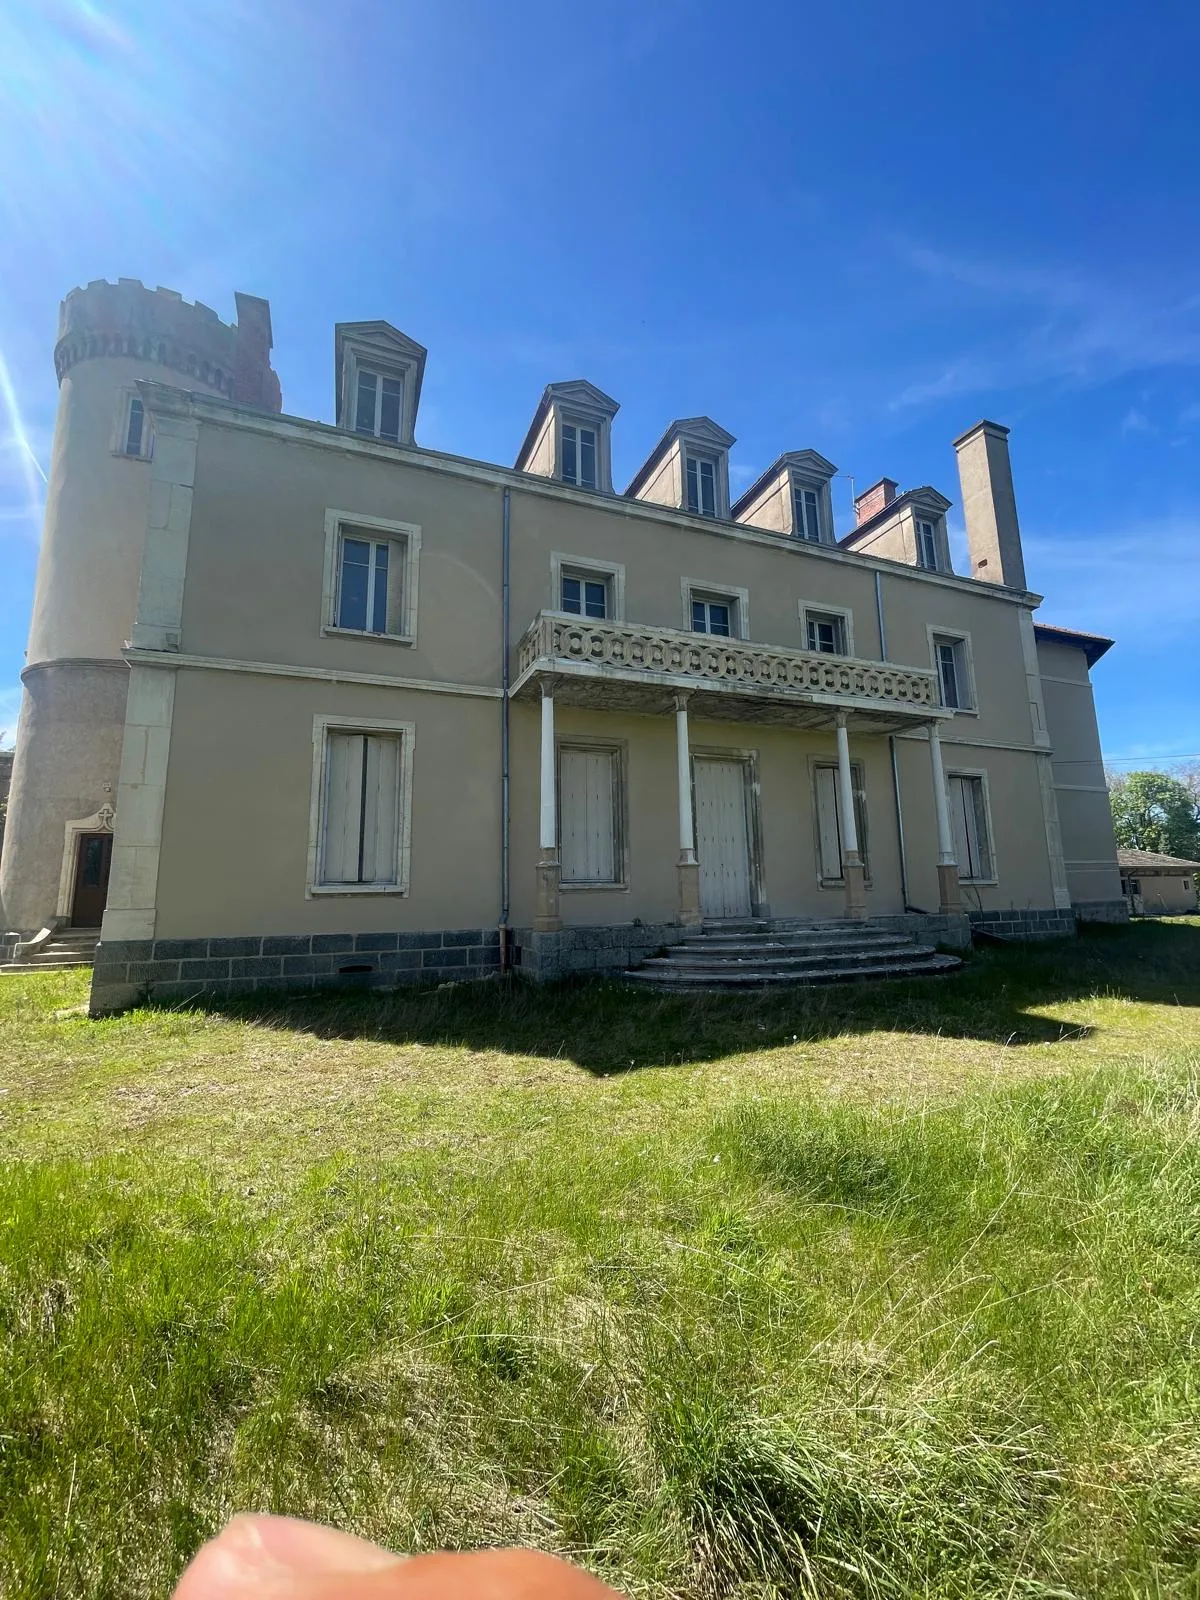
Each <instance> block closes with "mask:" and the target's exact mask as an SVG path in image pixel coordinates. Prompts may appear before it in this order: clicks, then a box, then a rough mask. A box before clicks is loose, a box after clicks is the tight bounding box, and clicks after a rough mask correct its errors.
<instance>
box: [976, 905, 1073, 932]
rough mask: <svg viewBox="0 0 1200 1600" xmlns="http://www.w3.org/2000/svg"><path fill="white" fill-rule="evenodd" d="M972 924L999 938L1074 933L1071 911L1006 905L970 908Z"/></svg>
mask: <svg viewBox="0 0 1200 1600" xmlns="http://www.w3.org/2000/svg"><path fill="white" fill-rule="evenodd" d="M970 919H971V926H972V927H973V928H981V929H982V930H983V931H984V932H985V933H994V934H995V935H996V937H997V938H999V939H1069V938H1072V937H1073V936H1074V934H1075V932H1076V927H1075V913H1074V911H1053V910H1051V911H1030V910H1026V909H1024V908H1022V907H1020V906H1009V907H1007V908H1006V909H1004V910H1001V911H972V912H971V913H970Z"/></svg>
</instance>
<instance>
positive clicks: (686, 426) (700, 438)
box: [625, 417, 737, 499]
mask: <svg viewBox="0 0 1200 1600" xmlns="http://www.w3.org/2000/svg"><path fill="white" fill-rule="evenodd" d="M677 439H681V440H683V442H684V443H685V444H694V445H697V446H698V447H699V448H700V449H701V450H712V451H713V452H714V453H716V454H720V453H721V452H722V451H725V450H728V449H729V448H730V446H731V445H734V444H736V443H737V440H736V438H735V437H734V435H733V434H732V433H726V431H725V429H724V428H722V427H721V426H720V424H719V423H716V422H714V421H713V419H712V418H711V417H677V418H676V419H675V421H674V422H672V423H671V424H670V426H669V427H668V428H667V431H666V432H665V433H664V434H663V436H662V438H661V439H660V440H659V441H658V443H657V444H656V445H655V446H654V449H653V450H652V451H651V452H650V454H649V455H648V456H647V457H646V459H645V461H643V463H642V465H641V466H640V467H639V468H638V470H637V471H636V472H635V473H634V475H633V481H632V482H631V483H630V485H629V487H628V489H626V491H625V494H626V497H627V498H629V499H633V498H636V496H637V492H638V490H639V489H640V488H641V487H642V485H643V484H644V483H645V482H646V479H647V478H648V477H649V476H650V474H651V473H652V472H653V471H654V469H655V467H656V466H658V464H659V462H660V461H661V460H662V458H663V457H664V456H665V455H666V453H667V451H668V450H669V449H670V448H671V446H672V445H673V444H674V443H675V441H676V440H677Z"/></svg>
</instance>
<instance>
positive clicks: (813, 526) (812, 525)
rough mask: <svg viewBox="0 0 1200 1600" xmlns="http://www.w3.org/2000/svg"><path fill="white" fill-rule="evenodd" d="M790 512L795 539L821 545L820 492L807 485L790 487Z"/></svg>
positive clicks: (798, 484)
mask: <svg viewBox="0 0 1200 1600" xmlns="http://www.w3.org/2000/svg"><path fill="white" fill-rule="evenodd" d="M792 511H793V516H794V526H795V529H796V537H797V539H807V540H808V542H809V544H820V543H821V491H820V489H817V488H810V487H809V486H808V485H807V484H803V483H797V484H793V486H792Z"/></svg>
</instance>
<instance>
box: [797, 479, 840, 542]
mask: <svg viewBox="0 0 1200 1600" xmlns="http://www.w3.org/2000/svg"><path fill="white" fill-rule="evenodd" d="M827 490H828V485H827V484H823V483H816V482H810V481H809V480H807V479H805V478H797V477H793V478H792V537H793V538H794V539H799V541H800V542H801V544H829V543H831V542H832V541H831V540H830V539H828V538H826V533H825V530H826V524H827V521H828V517H827V513H826V507H825V500H826V493H827ZM806 494H811V495H812V496H813V498H814V500H815V501H816V517H817V536H816V538H815V539H812V538H810V537H809V536H808V534H807V533H802V532H801V530H800V524H801V522H802V521H805V522H806V521H807V518H806V517H801V516H800V515H798V513H799V511H800V502H801V500H802V498H803V496H804V495H806Z"/></svg>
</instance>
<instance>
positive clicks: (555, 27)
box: [0, 0, 1200, 767]
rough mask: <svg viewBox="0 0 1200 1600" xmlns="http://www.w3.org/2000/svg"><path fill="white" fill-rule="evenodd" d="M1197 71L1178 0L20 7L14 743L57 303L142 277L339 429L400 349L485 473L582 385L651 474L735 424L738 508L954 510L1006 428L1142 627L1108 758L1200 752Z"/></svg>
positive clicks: (461, 0) (1121, 647)
mask: <svg viewBox="0 0 1200 1600" xmlns="http://www.w3.org/2000/svg"><path fill="white" fill-rule="evenodd" d="M1198 53H1200V12H1197V9H1196V7H1195V6H1194V4H1180V3H1175V0H1159V3H1158V4H1157V5H1155V6H1154V7H1151V8H1148V9H1146V10H1144V11H1141V12H1139V11H1137V10H1136V9H1135V8H1131V7H1130V6H1129V5H1128V4H1121V5H1117V4H1114V3H1111V0H1088V3H1082V0H1057V3H1056V4H1055V5H1053V6H1046V5H1045V4H1044V3H1042V0H1039V3H1038V4H1033V3H1025V0H1015V3H1012V4H1010V5H1008V6H1007V7H1002V8H1001V7H996V6H994V5H990V4H989V5H982V4H978V3H973V0H966V3H963V0H955V3H954V4H949V3H930V0H910V3H908V4H906V5H903V6H898V5H896V4H894V3H888V4H884V3H880V0H870V3H866V0H842V3H841V4H839V5H837V6H821V7H802V6H797V5H795V4H791V5H786V4H780V5H774V4H769V3H764V4H759V5H746V6H729V5H720V6H718V5H714V4H706V3H693V4H689V5H683V4H680V3H674V0H658V3H655V0H649V3H648V0H610V3H609V4H607V5H604V6H592V7H572V6H564V5H562V4H561V3H548V0H547V3H541V0H537V3H525V0H511V3H509V4H507V5H503V6H502V5H499V4H490V5H489V4H483V3H482V0H437V3H436V4H432V3H431V4H426V5H420V6H419V5H414V4H410V3H408V0H392V3H390V4H389V3H382V0H381V3H370V0H344V3H341V4H334V3H332V0H322V3H311V4H307V5H306V4H304V3H302V0H295V3H292V4H290V5H286V6H285V5H282V4H278V5H277V4H270V3H263V0H192V3H191V4H189V5H188V6H186V7H184V6H182V5H168V6H164V5H163V4H162V0H122V3H121V4H119V5H118V4H110V3H108V0H97V3H87V0H40V3H31V4H29V5H25V6H8V7H4V8H3V9H2V11H0V61H3V62H4V63H5V77H6V94H5V96H4V97H3V98H2V99H0V149H3V150H5V151H6V152H7V153H8V157H9V158H8V159H6V160H5V162H4V163H3V167H2V169H0V248H2V252H3V253H2V256H0V262H2V270H0V562H2V565H0V573H2V574H3V577H2V579H0V728H4V729H8V730H10V736H11V730H12V729H13V728H14V727H15V722H16V711H17V705H18V700H19V673H20V670H21V667H22V664H23V652H24V647H25V639H26V632H27V628H28V619H29V610H30V604H31V599H32V588H33V577H34V571H35V567H36V561H37V540H38V532H39V523H40V507H39V500H40V491H41V485H42V480H41V477H40V470H41V469H44V468H45V466H46V465H47V462H48V458H49V447H50V439H51V435H52V431H53V423H54V408H55V401H56V391H55V382H54V372H53V366H52V361H51V353H52V349H53V343H54V337H55V321H56V316H57V309H58V301H59V298H60V297H61V295H62V294H63V293H65V292H66V290H67V289H69V288H70V287H72V285H74V284H76V283H84V282H87V281H88V280H89V279H92V278H100V277H103V278H109V279H112V278H116V277H118V276H122V275H123V276H128V277H140V278H142V280H143V281H144V282H146V283H147V284H150V285H154V284H159V283H161V284H166V285H168V286H169V287H171V288H175V289H178V290H180V291H181V292H182V293H183V294H184V295H185V297H186V298H188V299H195V298H199V299H201V300H203V301H205V302H206V303H208V304H210V305H212V306H214V307H215V308H216V309H217V310H218V311H219V312H220V314H221V315H223V316H225V317H227V318H228V317H231V316H232V312H233V301H232V296H233V291H234V290H235V289H241V290H245V291H248V292H250V293H255V294H262V295H266V296H267V297H269V299H270V301H271V305H272V313H273V320H274V329H275V341H276V345H275V362H276V367H277V369H278V371H279V373H280V377H281V380H282V383H283V393H284V405H285V409H286V410H288V411H291V412H295V413H297V414H299V415H303V416H314V417H319V418H325V419H330V418H331V416H332V403H333V396H332V366H333V324H334V322H335V321H338V320H352V319H357V318H368V317H383V318H386V319H387V320H389V321H391V322H394V323H396V324H397V325H398V326H399V327H401V328H403V329H404V330H405V331H406V332H407V333H410V334H412V335H413V336H414V337H415V338H418V339H419V340H420V341H421V342H422V343H423V344H426V345H427V346H428V347H429V351H430V356H429V365H428V370H427V375H426V384H425V391H424V394H423V397H422V407H421V417H420V419H419V423H418V439H419V440H420V442H422V443H424V444H428V445H431V446H435V447H437V448H441V449H447V450H453V451H457V452H460V453H462V454H466V455H471V456H478V457H482V458H484V459H488V460H495V461H500V462H504V463H510V462H511V461H512V460H513V458H514V456H515V453H516V450H517V447H518V445H519V444H520V442H521V439H522V437H523V435H524V432H525V428H526V426H527V425H528V421H529V418H530V416H531V414H532V411H533V408H534V406H535V404H536V402H537V399H538V396H539V395H540V393H541V390H542V388H543V386H544V385H545V384H546V383H547V382H549V381H553V380H556V379H562V378H573V377H578V376H585V377H587V378H589V379H591V380H592V381H593V382H594V383H597V384H599V385H600V387H601V388H603V389H605V390H606V391H608V392H609V393H610V394H612V395H614V396H615V397H616V398H617V399H618V400H619V401H620V402H621V412H620V414H619V416H618V418H617V421H616V424H615V432H614V445H613V449H614V474H615V476H616V477H617V478H618V479H619V480H620V482H621V484H622V485H623V484H624V482H626V481H627V480H628V477H629V476H631V475H632V473H633V470H634V469H635V467H636V466H637V465H638V464H639V462H640V461H641V459H642V458H643V457H644V455H645V454H646V453H647V452H648V450H649V448H650V447H651V445H652V444H653V443H654V442H655V441H656V440H657V439H658V437H659V435H660V433H661V431H662V429H663V427H664V425H665V424H666V422H667V421H668V420H670V419H671V418H672V417H676V416H690V415H695V414H697V413H707V414H709V415H711V416H712V417H714V418H715V419H716V420H717V421H718V422H719V423H721V424H722V425H723V426H724V427H727V428H728V429H729V430H730V431H731V432H732V433H734V434H736V435H737V440H738V442H737V444H736V445H735V446H734V449H733V452H732V470H731V477H732V482H733V487H734V491H735V493H736V491H737V489H738V488H739V487H742V486H744V485H745V484H746V483H748V482H749V481H750V480H751V478H752V477H754V476H756V475H757V473H758V472H759V471H760V470H761V469H762V467H764V466H765V465H766V464H767V463H768V462H769V461H771V460H772V459H773V458H774V457H775V456H776V455H777V454H778V453H779V452H780V451H781V450H785V449H799V448H803V447H812V448H815V449H817V450H820V451H821V452H822V454H824V455H826V456H828V457H829V458H830V459H831V460H833V461H836V462H837V463H838V465H839V467H840V469H841V471H842V472H844V473H847V474H852V475H853V476H854V478H855V479H856V481H857V483H858V485H859V487H860V488H861V487H865V486H866V485H867V484H869V483H871V482H872V481H873V480H875V479H876V478H879V477H881V476H883V475H885V474H887V475H889V476H892V477H895V478H898V479H899V480H900V481H901V484H902V485H903V486H906V487H908V486H913V485H916V484H920V483H932V484H934V485H935V486H937V487H939V488H941V489H942V490H943V492H944V493H946V494H947V495H948V496H950V497H951V498H953V499H957V496H958V484H957V479H956V475H955V471H954V456H953V451H952V449H951V447H950V441H951V439H953V438H954V437H955V436H956V435H957V434H958V433H959V432H961V431H962V430H963V429H964V428H965V427H967V426H969V425H970V424H971V423H973V422H975V421H976V420H977V419H978V418H979V417H980V416H984V415H986V416H989V417H993V418H995V419H996V420H998V421H1001V422H1005V423H1007V424H1008V425H1009V426H1010V427H1011V428H1012V430H1013V435H1012V448H1013V459H1014V468H1015V472H1016V475H1017V497H1018V504H1019V508H1020V513H1021V522H1022V528H1023V533H1024V538H1025V546H1026V559H1027V566H1028V570H1029V578H1030V583H1031V585H1032V587H1034V588H1035V589H1037V590H1038V591H1039V592H1041V593H1044V594H1045V596H1046V603H1045V605H1044V606H1043V608H1042V611H1041V613H1040V615H1041V617H1042V618H1043V619H1044V620H1046V621H1052V622H1057V623H1060V624H1063V625H1066V626H1072V627H1081V628H1087V629H1092V630H1095V631H1098V632H1108V633H1111V634H1113V635H1114V636H1116V638H1117V639H1118V648H1117V649H1115V650H1113V651H1112V652H1111V654H1110V655H1109V656H1108V657H1107V658H1106V659H1105V660H1104V661H1103V662H1101V663H1100V664H1099V666H1098V667H1097V669H1096V672H1095V683H1096V689H1097V700H1098V705H1099V710H1100V718H1101V729H1102V734H1103V740H1104V746H1105V750H1106V752H1107V753H1108V754H1109V755H1110V756H1112V757H1128V758H1135V757H1136V758H1145V764H1151V763H1160V762H1163V761H1166V760H1169V759H1170V758H1171V757H1173V756H1184V755H1190V754H1192V753H1194V752H1200V711H1198V710H1197V705H1198V702H1200V693H1198V691H1200V665H1198V663H1200V650H1198V649H1197V635H1198V632H1200V267H1197V265H1196V263H1197V262H1200V206H1198V205H1197V201H1198V199H1200V176H1198V174H1200V96H1197V94H1196V90H1195V79H1194V62H1195V60H1196V58H1197V54H1198ZM14 153H19V159H14V158H13V155H14ZM26 447H27V448H26ZM837 487H838V492H839V497H840V513H841V524H842V525H845V526H848V525H849V484H848V482H846V481H845V480H841V481H840V482H839V484H838V486H837ZM957 515H958V514H957V508H956V509H955V510H954V511H952V512H951V513H950V518H951V527H952V530H953V529H954V528H955V527H956V526H958V527H959V528H961V524H960V523H957V521H956V519H957ZM960 542H961V541H960ZM1124 764H1125V765H1126V766H1127V767H1128V766H1130V765H1134V764H1136V763H1135V762H1134V761H1132V760H1127V761H1126V762H1125V763H1124Z"/></svg>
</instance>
